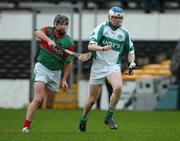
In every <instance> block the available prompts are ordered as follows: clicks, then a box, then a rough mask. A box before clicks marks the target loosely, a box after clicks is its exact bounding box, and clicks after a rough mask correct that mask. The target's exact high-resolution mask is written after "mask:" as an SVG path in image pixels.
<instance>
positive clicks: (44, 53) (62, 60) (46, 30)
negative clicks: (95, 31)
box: [23, 15, 74, 133]
mask: <svg viewBox="0 0 180 141" xmlns="http://www.w3.org/2000/svg"><path fill="white" fill-rule="evenodd" d="M68 23H69V19H68V18H67V17H66V16H64V15H57V16H55V18H54V22H53V24H54V26H53V27H47V26H46V27H43V28H42V29H40V30H37V31H35V33H34V35H35V36H36V37H37V38H39V39H40V41H41V45H40V52H39V54H38V58H37V63H36V64H35V68H34V98H33V101H32V102H31V103H30V105H29V106H28V109H27V113H26V118H25V121H24V126H23V132H24V133H27V132H29V129H30V126H31V120H32V118H33V116H34V114H35V112H36V110H37V108H38V107H39V105H40V104H41V103H42V101H43V98H44V97H45V98H48V101H47V102H48V103H47V104H49V106H52V103H53V102H54V98H55V94H56V93H57V91H58V90H59V86H60V79H61V70H64V71H63V72H64V73H63V78H62V81H61V86H62V88H63V89H64V90H67V89H68V84H67V78H68V76H69V74H70V72H71V70H72V61H73V58H72V56H70V55H68V54H67V53H65V52H58V51H57V50H55V46H56V45H58V46H61V47H63V48H65V49H68V50H71V51H74V42H73V40H72V39H71V38H70V37H69V36H68V35H67V34H66V32H67V29H68ZM47 106H48V105H47Z"/></svg>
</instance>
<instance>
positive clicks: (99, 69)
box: [89, 62, 121, 85]
mask: <svg viewBox="0 0 180 141" xmlns="http://www.w3.org/2000/svg"><path fill="white" fill-rule="evenodd" d="M120 71H121V68H120V65H119V64H116V65H112V66H110V65H104V64H100V63H97V62H94V63H93V64H92V67H91V73H90V80H89V83H90V84H92V85H102V84H103V83H104V81H105V78H106V77H107V76H108V75H110V74H111V73H113V72H120Z"/></svg>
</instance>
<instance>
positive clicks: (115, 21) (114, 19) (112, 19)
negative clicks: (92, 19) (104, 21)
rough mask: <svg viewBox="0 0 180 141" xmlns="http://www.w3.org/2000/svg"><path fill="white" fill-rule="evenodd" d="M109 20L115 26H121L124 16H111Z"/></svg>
mask: <svg viewBox="0 0 180 141" xmlns="http://www.w3.org/2000/svg"><path fill="white" fill-rule="evenodd" d="M109 20H110V22H111V24H112V25H113V26H115V27H119V26H121V25H122V21H123V17H119V16H111V17H110V18H109Z"/></svg>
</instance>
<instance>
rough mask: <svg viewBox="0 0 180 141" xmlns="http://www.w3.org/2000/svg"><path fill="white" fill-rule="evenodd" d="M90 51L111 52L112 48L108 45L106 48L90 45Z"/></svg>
mask: <svg viewBox="0 0 180 141" xmlns="http://www.w3.org/2000/svg"><path fill="white" fill-rule="evenodd" d="M88 49H89V50H90V51H109V50H111V46H109V45H106V46H104V47H102V46H99V45H96V44H89V46H88Z"/></svg>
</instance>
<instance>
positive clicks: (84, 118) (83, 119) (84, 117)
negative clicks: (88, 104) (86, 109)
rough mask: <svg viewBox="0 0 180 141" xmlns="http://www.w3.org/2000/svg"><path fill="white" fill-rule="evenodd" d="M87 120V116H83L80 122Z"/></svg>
mask: <svg viewBox="0 0 180 141" xmlns="http://www.w3.org/2000/svg"><path fill="white" fill-rule="evenodd" d="M86 121H87V116H83V115H82V116H81V118H80V122H81V123H82V122H86Z"/></svg>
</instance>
